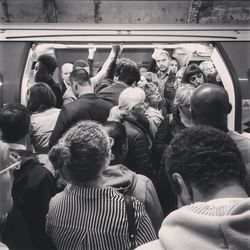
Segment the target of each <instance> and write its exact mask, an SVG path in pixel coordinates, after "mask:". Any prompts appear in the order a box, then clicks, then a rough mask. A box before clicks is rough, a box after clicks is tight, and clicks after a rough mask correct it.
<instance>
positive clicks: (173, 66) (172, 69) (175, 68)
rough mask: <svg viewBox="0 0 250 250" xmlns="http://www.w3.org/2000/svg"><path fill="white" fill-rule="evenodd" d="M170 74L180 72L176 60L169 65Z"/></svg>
mask: <svg viewBox="0 0 250 250" xmlns="http://www.w3.org/2000/svg"><path fill="white" fill-rule="evenodd" d="M168 69H169V72H172V73H175V74H176V72H177V71H178V63H177V62H176V60H171V61H170V64H169V67H168Z"/></svg>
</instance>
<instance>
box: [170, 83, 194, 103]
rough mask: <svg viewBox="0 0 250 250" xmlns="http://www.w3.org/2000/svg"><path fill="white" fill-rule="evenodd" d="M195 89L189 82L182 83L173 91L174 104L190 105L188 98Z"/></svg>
mask: <svg viewBox="0 0 250 250" xmlns="http://www.w3.org/2000/svg"><path fill="white" fill-rule="evenodd" d="M194 90H195V87H194V86H193V85H191V84H184V85H182V86H180V87H178V88H177V90H176V92H175V98H174V105H176V106H185V105H190V99H191V96H192V94H193V92H194Z"/></svg>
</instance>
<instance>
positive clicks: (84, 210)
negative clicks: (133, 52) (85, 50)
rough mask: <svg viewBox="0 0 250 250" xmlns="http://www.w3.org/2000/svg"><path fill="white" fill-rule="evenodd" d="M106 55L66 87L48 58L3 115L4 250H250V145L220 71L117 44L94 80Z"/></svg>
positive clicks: (0, 216)
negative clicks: (145, 60)
mask: <svg viewBox="0 0 250 250" xmlns="http://www.w3.org/2000/svg"><path fill="white" fill-rule="evenodd" d="M95 50H96V49H95V48H91V49H90V50H89V57H88V60H87V61H85V60H83V59H79V60H77V61H75V62H66V63H65V64H63V65H62V67H61V68H60V73H61V80H60V82H58V83H57V82H56V81H55V80H54V78H53V74H54V72H55V70H56V68H57V60H56V57H55V56H53V55H48V54H46V53H44V54H42V55H40V56H39V57H38V58H37V62H36V64H35V69H34V81H35V82H34V83H33V84H32V85H31V86H30V88H29V89H28V93H27V98H28V102H27V106H24V105H22V104H19V103H11V104H7V105H5V106H4V107H3V108H2V109H1V111H0V131H1V140H0V180H1V181H0V186H1V188H0V197H1V202H0V225H1V230H0V249H10V250H20V249H25V250H33V249H34V250H45V249H46V250H54V249H58V250H71V249H72V250H74V249H75V250H76V249H77V250H78V249H90V250H93V249H102V250H105V249H137V248H138V249H177V250H178V249H190V250H191V249H242V250H243V249H250V199H249V198H248V196H249V194H250V136H249V135H246V134H244V133H238V132H236V131H231V130H229V129H228V127H227V116H228V114H229V113H230V112H231V108H232V106H231V104H230V102H229V97H228V94H227V92H226V90H225V89H224V88H223V84H222V83H221V80H220V77H219V75H218V73H217V71H216V69H215V67H214V65H213V63H212V61H204V62H202V63H201V64H200V65H198V64H189V65H185V67H180V64H179V62H178V60H177V58H175V57H173V56H171V55H170V54H169V52H168V51H167V50H163V49H159V48H156V49H155V50H154V52H153V54H152V62H151V63H150V64H149V65H148V67H145V65H144V66H143V67H142V66H139V65H137V64H136V62H134V61H132V60H131V59H129V58H123V57H122V46H121V45H120V44H114V45H112V49H111V51H110V54H109V56H108V58H107V59H106V61H105V62H104V63H103V66H102V67H101V68H100V70H99V71H98V72H97V74H96V75H93V60H94V54H95ZM164 218H165V219H164Z"/></svg>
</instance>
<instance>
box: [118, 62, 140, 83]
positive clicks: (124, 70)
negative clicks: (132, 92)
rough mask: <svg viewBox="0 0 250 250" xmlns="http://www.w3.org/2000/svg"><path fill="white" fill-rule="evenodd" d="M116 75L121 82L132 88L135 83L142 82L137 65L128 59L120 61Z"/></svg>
mask: <svg viewBox="0 0 250 250" xmlns="http://www.w3.org/2000/svg"><path fill="white" fill-rule="evenodd" d="M115 75H116V76H117V77H118V80H119V81H121V82H123V83H125V84H127V85H128V86H132V84H133V83H135V82H138V81H139V80H140V71H139V69H138V66H137V64H136V63H135V62H134V61H132V60H130V59H128V58H121V59H119V60H118V62H117V67H116V72H115Z"/></svg>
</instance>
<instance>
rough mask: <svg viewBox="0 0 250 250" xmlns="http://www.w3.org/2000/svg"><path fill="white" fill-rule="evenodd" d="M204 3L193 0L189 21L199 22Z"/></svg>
mask: <svg viewBox="0 0 250 250" xmlns="http://www.w3.org/2000/svg"><path fill="white" fill-rule="evenodd" d="M202 3H203V1H200V0H191V3H190V9H189V13H188V20H187V23H199V19H200V18H199V14H200V9H201V6H202Z"/></svg>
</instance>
